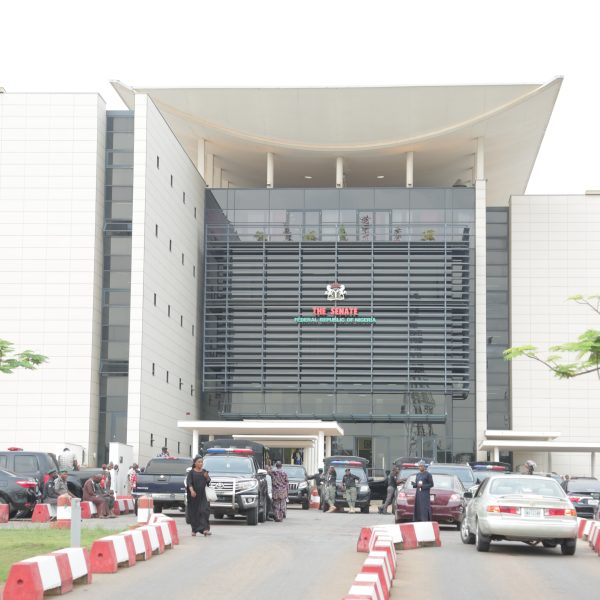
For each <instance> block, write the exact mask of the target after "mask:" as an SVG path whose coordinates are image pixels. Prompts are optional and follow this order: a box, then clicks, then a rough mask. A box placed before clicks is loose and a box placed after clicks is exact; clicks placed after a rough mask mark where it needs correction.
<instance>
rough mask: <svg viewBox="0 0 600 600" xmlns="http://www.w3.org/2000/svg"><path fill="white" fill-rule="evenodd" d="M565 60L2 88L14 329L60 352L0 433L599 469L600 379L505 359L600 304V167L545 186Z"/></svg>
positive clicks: (0, 219) (7, 437) (7, 389)
mask: <svg viewBox="0 0 600 600" xmlns="http://www.w3.org/2000/svg"><path fill="white" fill-rule="evenodd" d="M561 83H562V80H561V79H560V78H558V79H555V80H553V81H551V82H549V83H546V84H543V85H541V84H533V85H472V86H471V85H466V86H432V87H388V88H297V89H291V88H286V89H258V88H257V89H235V88H228V89H212V88H185V89H175V88H163V89H161V88H143V87H135V88H134V87H129V86H127V85H125V84H123V83H121V82H113V87H114V88H115V90H116V91H117V93H118V94H119V96H120V98H121V99H122V101H123V106H124V109H123V110H118V111H115V110H107V109H106V105H105V102H104V100H103V99H102V97H101V96H99V95H97V94H88V93H64V94H58V93H52V94H45V93H10V91H7V92H4V93H0V244H1V245H2V250H1V252H0V338H2V339H7V340H10V341H11V342H13V343H14V344H15V346H16V348H17V350H22V349H25V348H29V349H33V350H35V351H37V352H40V353H42V354H45V355H46V356H48V358H49V361H48V363H46V364H44V365H43V366H42V367H41V368H39V369H38V370H35V371H17V372H15V373H13V374H12V375H3V376H2V379H1V380H0V382H1V385H0V411H1V413H0V414H1V415H2V417H1V418H0V448H3V449H4V448H6V447H22V448H25V449H31V450H34V449H39V450H48V451H56V450H58V449H62V448H63V447H64V446H65V445H67V446H68V445H72V446H75V447H77V448H80V449H81V452H82V453H83V456H82V459H83V460H84V461H85V462H88V463H89V464H98V463H102V462H105V461H106V460H107V459H108V453H109V445H110V444H111V443H120V444H126V445H128V446H129V447H131V449H132V456H133V458H134V459H136V460H137V461H138V462H140V464H143V463H145V461H146V460H147V459H148V458H150V457H152V456H154V455H156V454H157V453H159V452H160V450H161V447H163V446H167V447H168V448H169V450H170V452H171V453H172V454H178V455H185V456H189V455H191V454H192V453H193V452H195V451H196V449H197V448H198V444H199V443H200V442H201V441H202V440H206V439H209V437H213V436H214V434H215V432H225V433H227V431H226V429H227V426H230V427H231V428H232V432H231V433H233V432H234V431H237V430H236V429H235V428H236V427H238V428H240V427H241V425H239V426H238V425H236V424H239V423H246V424H247V425H248V424H252V427H254V429H252V427H251V428H250V429H244V428H242V429H239V430H240V431H242V430H243V431H251V433H248V434H247V435H248V436H250V437H252V436H253V435H254V434H256V435H254V438H255V439H257V440H258V441H261V440H263V441H265V440H266V441H265V443H267V444H268V443H269V441H272V442H273V445H274V446H277V445H278V446H279V447H283V446H285V447H286V448H287V450H286V451H291V450H292V449H293V448H302V449H306V452H307V454H306V456H307V458H308V457H310V460H307V463H308V464H309V466H310V467H312V466H317V464H318V463H320V462H321V459H322V457H323V455H324V454H328V453H345V454H354V455H360V456H363V457H365V458H368V460H369V461H370V464H371V465H372V466H373V467H374V468H377V469H386V468H389V465H390V464H391V462H392V461H393V460H394V459H396V458H397V457H400V456H426V457H433V458H434V459H435V460H437V461H439V462H464V461H467V460H474V459H476V458H479V459H486V458H488V459H490V460H494V459H495V460H508V461H510V462H511V463H513V465H514V466H515V467H517V466H518V465H519V464H521V463H523V462H524V461H525V460H527V459H532V460H535V461H536V462H537V463H538V465H539V466H540V469H542V470H547V471H551V470H554V471H557V472H559V473H561V474H562V473H579V474H590V473H591V472H594V473H595V474H597V470H596V469H595V454H594V452H595V449H596V446H597V447H598V450H600V434H599V433H598V432H599V431H600V404H598V389H599V388H598V385H599V384H598V380H597V378H596V377H594V376H587V377H580V378H577V379H573V380H569V381H565V380H558V379H556V378H555V377H553V375H552V374H551V373H550V372H549V371H548V370H547V369H546V368H545V367H544V366H542V365H540V364H538V363H536V362H534V361H530V360H527V359H519V360H517V361H514V362H512V363H509V362H506V361H505V360H503V358H502V351H503V350H504V349H505V348H507V347H509V346H517V345H524V344H533V345H536V346H539V347H540V348H541V349H545V348H548V347H549V346H552V345H553V344H557V343H562V342H566V341H570V340H574V339H575V338H576V337H577V336H578V335H579V334H581V333H582V332H583V331H584V330H585V329H586V328H592V327H596V328H598V325H597V324H595V322H594V319H595V318H596V319H597V316H596V315H594V313H593V312H592V311H590V310H589V309H586V307H582V306H579V305H577V303H573V302H567V301H566V299H567V298H568V297H569V296H573V295H575V294H584V295H592V294H598V293H600V288H599V282H600V262H599V261H598V260H597V257H598V255H600V235H598V232H599V230H600V195H599V193H598V192H593V191H589V192H587V193H586V192H585V190H573V191H572V192H573V195H568V196H567V195H551V196H528V195H525V190H526V187H527V183H528V179H529V176H530V173H531V171H532V169H533V166H534V163H535V160H536V157H537V155H538V152H539V150H540V146H541V144H542V141H543V138H544V134H545V132H546V129H547V126H548V123H549V120H550V118H551V114H552V110H553V107H554V104H555V102H556V99H557V96H558V93H559V90H560V86H561ZM566 151H567V149H565V152H566ZM569 151H572V149H571V150H569ZM557 192H561V193H562V192H564V190H557ZM576 194H579V195H576ZM204 423H206V424H207V427H206V429H203V424H204ZM311 423H312V424H315V431H316V430H319V431H321V433H322V432H323V431H325V430H326V429H327V432H328V433H326V435H327V441H326V447H325V446H324V439H323V436H322V435H321V437H319V435H320V434H314V436H313V437H312V438H311V436H310V435H308V434H307V433H306V431H307V428H309V425H310V424H311ZM333 423H335V428H334V429H332V428H331V425H332V424H333ZM219 424H222V425H223V427H221V428H220V425H219ZM267 424H268V428H267V429H268V430H269V431H270V432H272V435H267V434H266V433H265V431H266V430H265V427H266V425H267ZM319 424H321V425H322V427H321V425H319ZM295 428H296V429H295ZM303 428H304V429H303ZM294 431H298V432H300V431H303V432H304V433H302V434H298V435H294ZM252 432H254V433H252ZM311 435H312V434H311ZM282 436H284V437H282ZM285 436H287V437H285ZM283 439H285V440H286V442H285V444H284V442H282V440H283ZM311 439H312V440H316V442H315V443H313V442H311ZM307 440H308V441H307ZM311 444H312V446H311ZM286 456H287V455H286ZM0 467H1V465H0ZM598 470H600V469H598Z"/></svg>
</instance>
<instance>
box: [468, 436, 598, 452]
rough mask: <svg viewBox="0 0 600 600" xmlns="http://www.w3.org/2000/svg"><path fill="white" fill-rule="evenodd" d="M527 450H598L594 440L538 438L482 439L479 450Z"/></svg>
mask: <svg viewBox="0 0 600 600" xmlns="http://www.w3.org/2000/svg"><path fill="white" fill-rule="evenodd" d="M495 448H498V449H503V450H529V451H531V452H600V443H596V442H555V441H540V440H517V439H505V440H484V441H483V442H481V443H480V444H479V450H494V449H495Z"/></svg>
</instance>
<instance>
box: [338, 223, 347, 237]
mask: <svg viewBox="0 0 600 600" xmlns="http://www.w3.org/2000/svg"><path fill="white" fill-rule="evenodd" d="M338 240H339V241H340V242H345V241H347V240H348V236H347V234H346V227H345V226H344V224H343V223H342V224H341V225H340V226H339V227H338Z"/></svg>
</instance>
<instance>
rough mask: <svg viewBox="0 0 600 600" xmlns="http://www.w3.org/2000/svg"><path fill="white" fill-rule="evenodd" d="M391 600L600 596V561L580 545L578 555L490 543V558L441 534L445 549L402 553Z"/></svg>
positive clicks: (584, 544) (448, 533) (451, 533)
mask: <svg viewBox="0 0 600 600" xmlns="http://www.w3.org/2000/svg"><path fill="white" fill-rule="evenodd" d="M398 561H399V562H398V573H397V577H396V581H395V582H394V588H393V593H392V594H391V595H390V600H400V599H404V598H407V597H409V595H410V596H411V597H420V598H423V600H429V599H433V598H444V599H445V600H459V599H460V600H467V599H468V600H506V599H510V600H526V599H527V600H534V599H536V598H541V599H543V600H555V599H556V600H559V599H560V600H565V599H566V598H596V597H598V595H599V594H600V592H599V591H598V590H599V589H600V558H598V556H596V555H595V554H594V553H593V552H592V551H591V550H590V548H589V546H588V545H587V542H582V541H578V542H577V551H576V553H575V556H563V555H562V554H561V553H560V548H555V549H548V548H543V547H542V546H539V547H538V546H536V547H534V548H530V547H529V546H526V545H525V544H523V543H516V542H492V545H491V549H490V551H489V552H488V553H485V552H477V550H475V546H470V545H465V544H463V543H462V542H461V541H460V536H459V534H458V532H457V531H452V530H449V529H445V530H444V531H442V546H441V548H419V549H417V550H408V551H404V552H400V554H399V556H398Z"/></svg>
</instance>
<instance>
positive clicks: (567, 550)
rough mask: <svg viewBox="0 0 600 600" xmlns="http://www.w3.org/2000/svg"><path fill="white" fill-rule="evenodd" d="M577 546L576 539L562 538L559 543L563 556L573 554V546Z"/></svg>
mask: <svg viewBox="0 0 600 600" xmlns="http://www.w3.org/2000/svg"><path fill="white" fill-rule="evenodd" d="M576 546H577V540H564V542H562V543H561V545H560V551H561V552H562V553H563V554H564V555H565V556H573V554H575V548H576Z"/></svg>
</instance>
